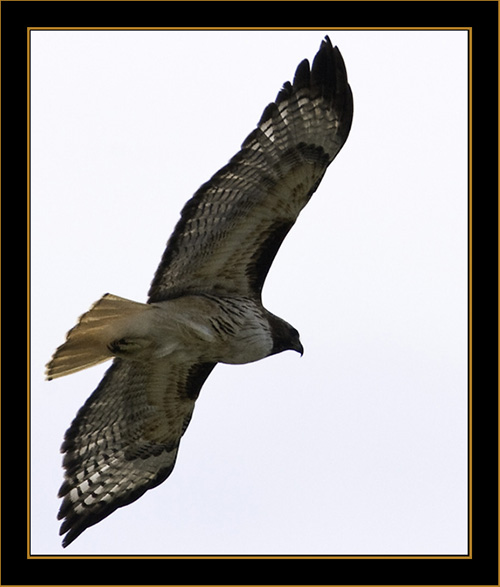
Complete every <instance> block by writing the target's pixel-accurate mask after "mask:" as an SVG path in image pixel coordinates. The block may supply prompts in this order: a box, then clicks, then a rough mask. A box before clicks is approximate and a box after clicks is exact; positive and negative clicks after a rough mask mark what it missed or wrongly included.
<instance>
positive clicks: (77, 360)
mask: <svg viewBox="0 0 500 587" xmlns="http://www.w3.org/2000/svg"><path fill="white" fill-rule="evenodd" d="M150 309H151V306H150V305H148V304H140V303H138V302H132V301H131V300H126V299H124V298H119V297H118V296H114V295H112V294H105V295H104V296H103V297H102V298H101V299H100V300H99V301H98V302H96V303H95V304H94V305H93V306H92V307H91V308H90V310H89V311H88V312H86V313H85V314H83V316H81V317H80V319H79V320H78V324H77V325H76V326H75V327H74V328H72V329H71V330H70V331H69V332H68V334H67V335H66V342H65V343H64V344H62V345H61V346H60V347H58V348H57V350H56V352H55V353H54V354H53V356H52V359H51V360H50V362H49V363H47V366H46V370H45V373H46V376H47V379H48V380H49V381H50V380H51V379H54V378H56V377H62V376H63V375H69V374H71V373H75V372H76V371H80V370H81V369H86V368H87V367H92V365H97V364H98V363H102V362H103V361H107V360H108V359H110V358H111V357H113V356H114V355H115V354H116V352H114V351H115V349H114V348H113V344H114V343H115V344H116V343H117V341H120V340H121V339H123V337H124V336H125V335H126V334H127V331H129V329H130V324H131V322H133V319H134V318H136V317H138V315H142V314H143V313H144V312H145V311H147V310H150ZM139 318H140V317H139Z"/></svg>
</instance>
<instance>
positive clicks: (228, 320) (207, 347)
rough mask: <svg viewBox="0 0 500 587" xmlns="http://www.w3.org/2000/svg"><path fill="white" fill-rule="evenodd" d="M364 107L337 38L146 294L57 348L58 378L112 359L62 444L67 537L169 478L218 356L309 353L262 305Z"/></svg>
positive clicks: (270, 117) (211, 184)
mask: <svg viewBox="0 0 500 587" xmlns="http://www.w3.org/2000/svg"><path fill="white" fill-rule="evenodd" d="M352 114H353V102H352V93H351V89H350V86H349V84H348V81H347V74H346V69H345V65H344V62H343V59H342V56H341V54H340V52H339V50H338V48H337V47H333V46H332V44H331V42H330V39H329V38H328V37H326V38H325V39H324V40H323V41H322V43H321V46H320V49H319V51H318V53H317V54H316V56H315V58H314V60H313V63H312V66H310V64H309V62H308V60H307V59H305V60H303V61H302V62H301V63H300V64H299V65H298V67H297V69H296V72H295V75H294V78H293V82H292V83H290V82H286V83H285V84H284V85H283V87H282V89H281V90H280V91H279V93H278V95H277V97H276V100H275V101H274V102H272V103H271V104H269V105H268V106H267V107H266V108H265V110H264V112H263V114H262V116H261V119H260V120H259V123H258V124H257V128H256V129H255V130H254V131H253V132H251V133H250V134H249V135H248V137H247V138H246V139H245V140H244V141H243V144H242V146H241V149H240V151H239V152H238V153H237V154H236V155H235V156H234V157H233V158H232V159H231V160H230V161H229V163H228V164H227V165H225V166H224V167H223V168H222V169H221V170H220V171H218V172H217V173H216V174H215V175H214V176H213V177H212V178H211V179H210V180H209V181H208V182H207V183H205V184H204V185H202V186H201V187H200V188H199V189H198V191H197V192H196V193H195V194H194V196H193V197H192V198H191V199H190V200H189V201H188V202H187V203H186V205H185V206H184V208H183V210H182V212H181V217H180V219H179V221H178V223H177V225H176V227H175V229H174V231H173V233H172V235H171V237H170V239H169V240H168V243H167V247H166V250H165V252H164V254H163V257H162V259H161V262H160V265H159V267H158V269H157V271H156V274H155V276H154V278H153V281H152V284H151V287H150V290H149V297H148V300H147V303H145V304H144V303H138V302H133V301H130V300H127V299H124V298H120V297H118V296H115V295H111V294H106V295H104V296H103V297H102V298H101V299H100V300H99V301H97V302H96V303H95V304H94V305H93V306H92V307H91V308H90V310H89V311H88V312H86V313H85V314H83V315H82V316H81V317H80V319H79V321H78V323H77V325H76V326H75V327H74V328H73V329H72V330H70V331H69V332H68V334H67V336H66V341H65V342H64V344H62V345H61V346H60V347H59V348H58V349H57V350H56V351H55V353H54V355H53V356H52V359H51V360H50V362H49V363H48V365H47V369H46V375H47V378H48V379H49V380H50V379H53V378H56V377H61V376H63V375H68V374H70V373H74V372H75V371H79V370H80V369H85V368H87V367H90V366H92V365H96V364H97V363H101V362H102V361H106V360H108V359H113V362H112V364H111V366H110V368H109V369H108V370H107V372H106V373H105V375H104V377H103V379H102V381H101V382H100V384H99V385H98V387H97V389H96V390H95V391H94V392H93V393H92V395H91V396H90V398H89V399H88V400H87V401H86V403H85V404H84V406H83V407H82V408H81V409H80V410H79V412H78V414H77V416H76V418H75V419H74V421H73V423H72V424H71V426H70V428H69V429H68V430H67V432H66V434H65V438H64V442H63V444H62V447H61V452H63V453H64V460H63V466H64V469H65V479H64V482H63V484H62V486H61V488H60V490H59V497H61V498H62V499H63V501H62V505H61V508H60V511H59V514H58V518H59V519H63V522H62V525H61V529H60V534H61V535H62V534H65V537H64V539H63V546H64V547H66V546H67V545H68V544H70V543H71V542H72V541H73V540H75V538H77V536H79V535H80V534H81V533H82V532H83V531H84V530H86V529H87V528H88V527H89V526H91V525H93V524H96V523H97V522H100V521H101V520H102V519H103V518H105V517H106V516H108V515H109V514H111V513H112V512H113V511H115V510H116V509H117V508H119V507H122V506H125V505H127V504H129V503H131V502H133V501H135V500H136V499H138V498H139V497H141V495H143V494H144V493H145V492H146V491H147V490H148V489H151V488H153V487H156V486H157V485H159V484H160V483H162V482H163V481H165V479H166V478H167V477H168V476H169V475H170V473H171V472H172V470H173V468H174V465H175V461H176V458H177V452H178V450H179V443H180V440H181V438H182V435H183V434H184V432H185V431H186V428H187V426H188V425H189V422H190V420H191V416H192V414H193V409H194V405H195V402H196V399H197V397H198V394H199V393H200V390H201V387H202V386H203V384H204V382H205V380H206V379H207V377H208V376H209V375H210V373H211V372H212V370H213V369H214V367H215V366H216V365H217V363H230V364H243V363H249V362H252V361H258V360H260V359H263V358H265V357H268V356H270V355H274V354H276V353H281V352H282V351H286V350H294V351H297V352H299V353H301V354H302V353H303V347H302V344H301V342H300V338H299V333H298V332H297V330H296V329H295V328H294V327H293V326H291V325H290V324H288V322H285V320H282V319H281V318H278V317H277V316H275V315H274V314H272V313H271V312H269V311H268V310H267V309H266V308H264V306H263V305H262V301H261V292H262V287H263V285H264V281H265V279H266V276H267V273H268V271H269V268H270V266H271V264H272V262H273V260H274V257H275V255H276V253H277V252H278V249H279V248H280V246H281V243H282V242H283V239H284V238H285V237H286V235H287V234H288V232H289V230H290V229H291V228H292V226H293V225H294V223H295V221H296V220H297V217H298V215H299V213H300V211H301V210H302V208H304V206H305V205H306V204H307V202H308V201H309V199H310V198H311V196H312V195H313V193H314V192H315V191H316V189H317V188H318V185H319V183H320V181H321V179H322V177H323V175H324V174H325V171H326V169H327V167H328V165H329V164H330V163H331V162H332V161H333V159H334V158H335V157H336V155H337V153H338V152H339V151H340V149H341V148H342V146H343V144H344V142H345V141H346V139H347V136H348V134H349V130H350V128H351V121H352Z"/></svg>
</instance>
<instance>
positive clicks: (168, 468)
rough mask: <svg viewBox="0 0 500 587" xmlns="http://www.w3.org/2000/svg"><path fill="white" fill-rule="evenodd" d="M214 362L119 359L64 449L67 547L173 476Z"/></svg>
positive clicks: (74, 426) (73, 427) (75, 423)
mask: <svg viewBox="0 0 500 587" xmlns="http://www.w3.org/2000/svg"><path fill="white" fill-rule="evenodd" d="M214 367H215V364H214V363H198V364H196V363H176V362H174V361H173V360H172V359H171V358H170V359H168V360H164V361H162V362H159V361H156V362H153V363H139V362H132V361H124V360H122V359H119V358H117V359H115V360H114V362H113V364H112V366H111V367H110V368H109V369H108V371H107V372H106V374H105V376H104V378H103V380H102V381H101V383H100V384H99V386H98V388H97V389H96V390H95V391H94V393H93V394H92V395H91V396H90V398H89V399H88V400H87V402H86V403H85V404H84V406H83V407H82V408H81V409H80V411H79V412H78V414H77V416H76V418H75V419H74V421H73V423H72V425H71V427H70V428H69V429H68V431H67V432H66V436H65V439H64V443H63V445H62V447H61V450H62V452H64V453H65V456H64V468H65V470H66V471H65V481H64V483H63V485H62V486H61V489H60V491H59V496H60V497H63V498H64V499H63V503H62V505H61V509H60V511H59V515H58V518H59V519H62V518H64V521H63V523H62V525H61V530H60V534H65V533H67V534H66V536H65V538H64V540H63V546H67V545H68V544H70V543H71V542H72V541H73V540H74V539H75V538H76V537H77V536H79V535H80V534H81V533H82V532H83V531H84V530H85V529H86V528H88V527H89V526H92V525H93V524H96V523H97V522H99V521H101V520H102V519H103V518H105V517H106V516H108V515H109V514H111V513H112V512H113V511H115V510H116V509H117V508H119V507H121V506H124V505H127V504H129V503H131V502H133V501H135V500H136V499H138V498H139V497H141V495H143V494H144V492H145V491H147V490H148V489H151V488H152V487H156V486H157V485H159V484H160V483H162V482H163V481H164V480H165V479H166V478H167V477H168V476H169V475H170V473H171V472H172V470H173V468H174V465H175V459H176V457H177V450H178V448H179V442H180V439H181V437H182V435H183V434H184V431H185V430H186V428H187V426H188V424H189V421H190V420H191V415H192V412H193V409H194V403H195V400H196V398H197V397H198V394H199V392H200V389H201V387H202V385H203V383H204V382H205V380H206V378H207V377H208V376H209V374H210V373H211V371H212V369H213V368H214Z"/></svg>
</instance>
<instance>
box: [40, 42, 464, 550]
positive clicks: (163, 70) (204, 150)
mask: <svg viewBox="0 0 500 587" xmlns="http://www.w3.org/2000/svg"><path fill="white" fill-rule="evenodd" d="M327 33H328V34H329V35H330V37H331V40H332V42H333V43H334V44H336V45H338V46H339V48H340V50H341V52H342V54H343V57H344V60H345V62H346V66H347V70H348V75H349V81H350V83H351V86H352V89H353V93H354V104H355V107H354V122H353V126H352V130H351V134H350V136H349V139H348V141H347V143H346V145H345V146H344V149H343V150H342V151H341V153H340V154H339V156H338V158H337V159H336V160H335V161H334V163H333V164H332V165H331V167H330V168H329V170H328V172H327V174H326V177H325V178H324V180H323V182H322V183H321V186H320V188H319V190H318V191H317V193H316V194H315V195H314V197H313V198H312V200H311V202H310V203H309V205H308V206H307V207H306V209H305V210H304V211H303V213H302V214H301V216H300V218H299V219H298V221H297V224H296V226H295V227H294V228H293V230H292V231H291V233H290V234H289V236H288V237H287V239H286V241H285V243H284V244H283V246H282V248H281V249H280V252H279V253H278V256H277V258H276V260H275V262H274V265H273V267H272V269H271V271H270V274H269V277H268V280H267V282H266V286H265V289H264V303H265V305H266V306H267V307H268V309H269V310H271V311H272V312H274V313H276V314H278V315H279V316H281V317H283V318H284V319H286V320H287V321H289V322H291V323H292V324H293V325H294V326H296V327H297V328H298V330H299V331H300V333H301V338H302V342H303V344H304V347H305V354H304V356H303V357H302V358H300V356H299V355H298V354H296V353H292V352H287V353H283V354H281V355H277V356H274V357H271V358H268V359H265V360H263V361H261V362H258V363H254V364H250V365H245V366H226V365H219V366H218V367H217V368H216V369H215V371H214V372H213V373H212V375H211V376H210V377H209V379H208V381H207V383H206V384H205V386H204V387H203V390H202V393H201V395H200V398H199V400H198V402H197V405H196V408H195V412H194V415H193V420H192V422H191V425H190V427H189V429H188V431H187V432H186V434H185V436H184V438H183V440H182V443H181V448H180V452H179V458H178V461H177V465H176V468H175V470H174V472H173V474H172V475H171V477H170V478H169V479H168V480H167V481H166V482H165V483H164V484H162V485H161V486H160V487H159V488H157V489H154V490H152V491H149V492H147V493H146V495H144V496H143V497H142V498H141V499H140V500H138V501H137V502H135V503H134V504H132V505H130V506H127V507H125V508H122V509H120V510H118V511H117V512H115V513H114V514H112V515H111V516H110V517H108V518H107V519H106V520H104V521H102V522H101V523H99V524H98V525H96V526H93V527H92V528H90V529H88V530H87V531H86V532H85V533H84V534H83V535H82V536H81V537H80V538H78V539H77V540H76V542H74V543H73V544H72V545H71V546H70V547H68V548H67V549H66V550H63V549H62V548H61V546H60V537H59V536H58V528H59V522H58V521H57V520H56V514H57V511H58V508H59V500H58V499H57V491H58V488H59V486H60V484H61V482H62V468H61V455H60V453H59V447H60V444H61V442H62V439H63V435H64V432H65V430H66V429H67V427H68V426H69V424H70V422H71V420H72V418H73V417H74V416H75V414H76V412H77V410H78V408H79V407H80V406H81V405H82V404H83V402H84V401H85V399H86V398H87V397H88V396H89V395H90V393H91V392H92V391H93V389H95V387H96V386H97V384H98V383H99V381H100V379H101V377H102V374H103V372H104V371H105V369H106V368H107V367H108V365H107V364H105V365H101V366H99V367H94V368H92V369H90V370H88V371H84V372H81V373H78V374H75V375H72V376H70V377H67V378H62V379H59V380H55V381H52V382H45V381H44V373H43V372H44V365H45V363H46V362H47V361H48V360H49V358H50V356H51V354H52V352H53V351H54V349H55V348H56V347H57V346H58V345H59V344H61V343H62V342H63V341H64V336H65V333H66V331H67V330H69V328H71V327H72V326H73V325H74V324H75V322H76V319H77V317H78V316H79V315H80V314H82V313H83V312H84V311H86V310H87V309H88V307H89V306H90V305H91V304H92V303H93V302H94V301H95V300H97V299H98V298H99V297H100V296H101V295H102V294H103V293H105V292H111V293H114V294H117V295H120V296H123V297H126V298H131V299H134V300H137V301H145V300H146V294H147V290H148V288H149V284H150V281H151V279H152V277H153V274H154V271H155V269H156V267H157V265H158V263H159V261H160V257H161V254H162V252H163V250H164V246H165V243H166V241H167V238H168V236H169V235H170V233H171V231H172V230H173V228H174V225H175V223H176V221H177V219H178V217H179V212H180V210H181V208H182V206H183V204H184V203H185V201H186V200H187V199H188V198H189V197H191V195H192V194H193V193H194V192H195V190H196V189H197V188H198V187H199V186H200V185H201V184H202V183H203V182H205V181H206V180H208V179H209V178H210V176H211V175H212V174H213V173H215V172H216V171H217V170H218V169H219V168H220V167H222V166H223V165H224V164H225V163H226V162H227V160H228V159H229V158H230V157H231V156H232V155H233V154H234V153H235V152H236V151H237V150H238V149H239V146H240V144H241V142H242V141H243V139H244V138H245V137H246V135H247V134H249V133H250V131H251V130H253V128H254V127H255V125H256V123H257V121H258V119H259V117H260V115H261V112H262V110H263V109H264V107H265V106H266V104H267V103H268V102H270V101H272V100H273V99H274V98H275V96H276V94H277V92H278V90H279V89H280V87H281V85H282V83H283V82H284V81H285V80H287V79H291V78H292V76H293V73H294V71H295V67H296V66H297V64H298V63H299V62H300V61H301V60H302V59H303V58H305V57H307V58H309V59H311V58H312V57H314V55H315V53H316V51H317V49H318V48H319V45H320V42H321V39H322V38H323V36H324V35H325V34H327ZM31 41H32V44H31V65H32V68H31V147H32V150H31V153H32V159H31V188H32V190H31V237H32V244H31V295H32V298H31V312H32V313H31V344H32V363H31V365H32V367H31V369H32V370H31V441H32V442H31V547H32V553H33V554H50V553H53V554H62V553H64V554H85V553H96V554H105V553H108V554H109V553H111V554H112V553H117V554H463V553H465V552H466V550H467V33H466V32H465V31H426V32H424V31H420V32H419V31H406V32H404V31H397V32H396V31H385V32H383V31H329V32H328V31H307V32H306V31H294V32H280V31H273V32H270V31H261V32H255V31H240V32H237V31H235V32H227V31H226V32H214V31H203V32H196V31H191V32H172V31H108V32H101V31H50V32H49V31H35V32H32V34H31Z"/></svg>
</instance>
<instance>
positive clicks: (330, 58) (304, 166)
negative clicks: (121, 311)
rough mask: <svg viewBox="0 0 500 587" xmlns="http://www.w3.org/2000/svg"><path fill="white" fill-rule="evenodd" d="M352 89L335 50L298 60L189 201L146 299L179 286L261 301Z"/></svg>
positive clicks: (345, 120)
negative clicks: (236, 145) (289, 77)
mask: <svg viewBox="0 0 500 587" xmlns="http://www.w3.org/2000/svg"><path fill="white" fill-rule="evenodd" d="M352 112H353V103H352V94H351V89H350V87H349V84H348V82H347V74H346V70H345V66H344V62H343V60H342V56H341V55H340V52H339V50H338V49H337V47H335V48H334V47H332V44H331V42H330V39H329V38H328V37H326V39H325V40H324V41H323V42H322V44H321V47H320V50H319V51H318V53H317V55H316V57H315V58H314V61H313V65H312V68H310V67H309V62H308V61H307V60H304V61H302V63H300V64H299V66H298V68H297V71H296V73H295V77H294V80H293V84H290V83H289V82H286V83H285V85H284V86H283V88H282V90H281V91H280V92H279V94H278V96H277V98H276V101H275V102H273V103H271V104H269V106H267V108H266V109H265V110H264V113H263V114H262V117H261V119H260V121H259V123H258V126H257V128H256V129H255V130H254V131H253V132H252V133H251V134H250V135H249V136H248V137H247V138H246V139H245V141H244V142H243V144H242V147H241V150H240V151H239V152H238V153H237V154H236V155H235V156H234V157H233V158H232V159H231V160H230V161H229V163H228V164H227V165H226V166H225V167H223V168H222V169H221V170H220V171H219V172H217V173H216V174H215V175H214V176H213V177H212V179H210V181H208V182H207V183H206V184H204V185H202V186H201V187H200V189H199V190H198V191H197V192H196V193H195V195H194V196H193V197H192V198H191V200H189V201H188V202H187V204H186V205H185V207H184V209H183V210H182V213H181V218H180V220H179V222H178V224H177V226H176V228H175V230H174V232H173V234H172V236H171V237H170V240H169V242H168V244H167V248H166V250H165V253H164V254H163V258H162V260H161V263H160V265H159V267H158V269H157V272H156V275H155V277H154V279H153V282H152V285H151V289H150V291H149V296H150V297H149V302H158V301H161V300H165V299H168V298H172V297H176V296H177V295H180V294H185V293H186V292H197V291H207V290H210V291H211V292H212V293H219V294H221V293H226V294H237V295H245V296H249V297H256V298H258V299H260V294H261V290H262V286H263V284H264V280H265V278H266V276H267V273H268V271H269V268H270V266H271V263H272V262H273V260H274V257H275V255H276V253H277V251H278V249H279V247H280V245H281V243H282V242H283V239H284V238H285V236H286V235H287V233H288V231H289V230H290V228H291V227H292V226H293V224H294V223H295V221H296V219H297V216H298V214H299V212H300V211H301V210H302V208H303V207H304V206H305V205H306V204H307V202H308V201H309V198H310V197H311V196H312V194H313V193H314V191H315V190H316V188H317V187H318V184H319V182H320V181H321V178H322V177H323V175H324V173H325V171H326V169H327V167H328V165H329V164H330V163H331V162H332V161H333V159H334V158H335V156H336V155H337V153H338V152H339V151H340V149H341V148H342V145H343V144H344V142H345V140H346V139H347V136H348V134H349V130H350V127H351V121H352Z"/></svg>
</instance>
